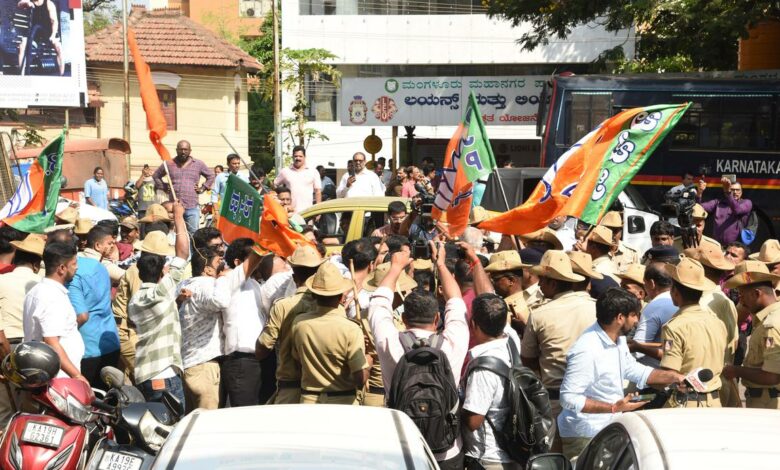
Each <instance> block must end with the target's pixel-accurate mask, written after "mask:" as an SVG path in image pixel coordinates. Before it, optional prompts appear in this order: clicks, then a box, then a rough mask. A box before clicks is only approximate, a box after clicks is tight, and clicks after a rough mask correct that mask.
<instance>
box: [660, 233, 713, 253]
mask: <svg viewBox="0 0 780 470" xmlns="http://www.w3.org/2000/svg"><path fill="white" fill-rule="evenodd" d="M703 243H712V244H714V245H717V247H718V248H721V246H720V242H719V241H718V240H715V239H714V238H710V237H708V236H707V235H702V236H701V241H699V245H701V244H703ZM672 246H674V247H675V248H676V249H677V251H678V252H679V253H682V252H683V250H684V249H685V247H684V246H683V242H682V237H675V238H674V242H673V243H672Z"/></svg>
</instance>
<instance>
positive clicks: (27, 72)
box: [0, 0, 87, 108]
mask: <svg viewBox="0 0 780 470" xmlns="http://www.w3.org/2000/svg"><path fill="white" fill-rule="evenodd" d="M0 89H2V90H3V92H2V93H0V107H2V108H26V107H30V106H69V107H78V106H81V105H82V103H83V101H84V96H85V95H86V91H87V75H86V62H85V59H84V19H83V12H82V10H81V0H0Z"/></svg>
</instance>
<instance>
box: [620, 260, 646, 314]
mask: <svg viewBox="0 0 780 470" xmlns="http://www.w3.org/2000/svg"><path fill="white" fill-rule="evenodd" d="M617 277H618V279H620V287H622V288H623V289H625V290H627V291H629V292H631V293H632V294H634V296H635V297H636V298H637V299H639V303H640V304H641V305H642V309H644V308H645V305H647V302H645V297H647V292H645V266H644V265H642V264H639V263H634V264H629V265H628V266H626V268H625V269H624V270H623V271H621V272H619V273H618V274H617Z"/></svg>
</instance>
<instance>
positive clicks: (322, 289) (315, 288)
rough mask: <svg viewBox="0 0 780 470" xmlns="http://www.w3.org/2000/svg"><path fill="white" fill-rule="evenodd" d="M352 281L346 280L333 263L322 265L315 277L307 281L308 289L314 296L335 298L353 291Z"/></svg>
mask: <svg viewBox="0 0 780 470" xmlns="http://www.w3.org/2000/svg"><path fill="white" fill-rule="evenodd" d="M353 286H354V284H353V283H352V280H351V279H347V278H345V277H344V276H343V275H342V274H341V271H339V268H337V267H336V265H335V264H333V263H322V264H321V265H320V267H319V269H317V272H316V273H315V274H314V276H312V277H310V278H309V279H307V280H306V287H307V288H308V289H309V290H310V291H311V292H312V293H314V294H317V295H324V296H334V295H339V294H343V293H344V292H347V291H348V290H350V289H352V287H353Z"/></svg>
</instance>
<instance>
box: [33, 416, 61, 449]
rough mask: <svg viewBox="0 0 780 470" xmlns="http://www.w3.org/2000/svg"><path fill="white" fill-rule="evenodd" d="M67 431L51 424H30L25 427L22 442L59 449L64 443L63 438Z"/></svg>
mask: <svg viewBox="0 0 780 470" xmlns="http://www.w3.org/2000/svg"><path fill="white" fill-rule="evenodd" d="M64 434H65V430H64V429H62V428H61V427H58V426H52V425H51V424H43V423H33V422H28V423H27V424H25V425H24V431H23V432H22V441H23V442H29V443H30V444H38V445H41V446H46V447H52V448H54V449H56V448H58V447H59V446H60V444H61V443H62V436H63V435H64Z"/></svg>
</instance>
